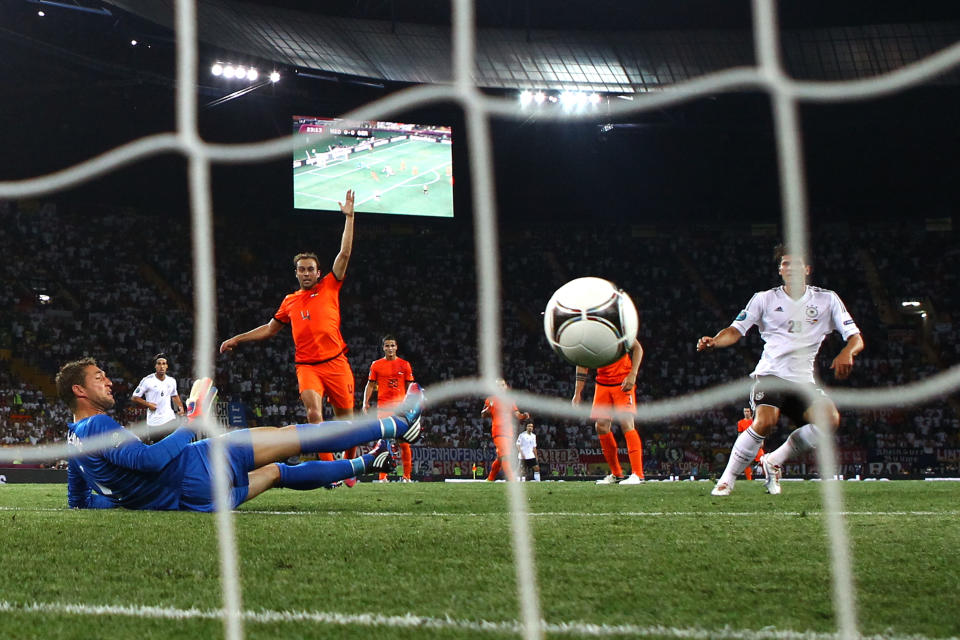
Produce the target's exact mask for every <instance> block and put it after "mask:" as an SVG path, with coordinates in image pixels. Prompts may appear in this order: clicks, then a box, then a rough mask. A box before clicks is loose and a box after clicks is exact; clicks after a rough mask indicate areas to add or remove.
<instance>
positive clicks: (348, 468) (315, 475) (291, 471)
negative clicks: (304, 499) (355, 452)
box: [276, 453, 373, 491]
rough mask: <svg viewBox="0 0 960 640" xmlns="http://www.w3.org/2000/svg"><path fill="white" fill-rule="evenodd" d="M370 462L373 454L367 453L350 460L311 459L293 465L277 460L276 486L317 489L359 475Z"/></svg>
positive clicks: (304, 489) (305, 489)
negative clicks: (277, 481)
mask: <svg viewBox="0 0 960 640" xmlns="http://www.w3.org/2000/svg"><path fill="white" fill-rule="evenodd" d="M372 463H373V456H372V455H370V454H369V453H368V454H364V455H362V456H360V457H359V458H354V459H352V460H334V461H333V462H325V461H323V460H311V461H310V462H301V463H300V464H295V465H289V464H284V463H282V462H277V463H276V465H277V467H279V468H280V483H279V484H278V485H277V486H278V487H286V488H287V489H298V490H300V491H307V490H309V489H319V488H320V487H325V486H327V485H330V484H333V483H334V482H337V481H338V480H346V479H347V478H352V477H354V476H357V475H360V474H361V473H363V472H364V471H366V469H367V465H370V464H372Z"/></svg>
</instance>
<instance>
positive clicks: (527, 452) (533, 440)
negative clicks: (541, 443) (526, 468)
mask: <svg viewBox="0 0 960 640" xmlns="http://www.w3.org/2000/svg"><path fill="white" fill-rule="evenodd" d="M536 448H537V434H535V433H527V432H526V431H524V432H522V433H521V434H520V437H518V438H517V449H518V450H519V452H520V454H519V455H520V459H521V460H529V459H531V458H536V457H537V454H535V453H534V452H533V451H534V449H536Z"/></svg>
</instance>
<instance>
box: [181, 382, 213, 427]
mask: <svg viewBox="0 0 960 640" xmlns="http://www.w3.org/2000/svg"><path fill="white" fill-rule="evenodd" d="M216 400H217V388H216V387H215V386H213V380H211V379H210V378H197V380H196V381H195V382H194V383H193V386H192V387H191V388H190V396H189V397H188V398H187V421H188V422H193V421H195V420H199V419H201V418H204V417H207V418H209V417H210V416H211V411H212V410H213V403H214V402H216Z"/></svg>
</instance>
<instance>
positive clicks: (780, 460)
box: [767, 424, 820, 466]
mask: <svg viewBox="0 0 960 640" xmlns="http://www.w3.org/2000/svg"><path fill="white" fill-rule="evenodd" d="M818 438H820V430H819V429H817V426H816V425H814V424H805V425H803V426H802V427H800V428H799V429H796V430H794V432H793V433H791V434H790V437H789V438H787V441H786V442H784V443H783V444H782V445H780V446H779V447H778V448H777V450H776V451H774V452H772V453H768V454H767V461H768V462H770V463H771V464H774V465H777V466H783V464H784V463H785V462H787V461H788V460H793V459H795V458H798V457H799V456H800V455H801V454H803V453H804V452H806V451H813V450H814V449H816V448H817V439H818Z"/></svg>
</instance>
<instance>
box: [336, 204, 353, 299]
mask: <svg viewBox="0 0 960 640" xmlns="http://www.w3.org/2000/svg"><path fill="white" fill-rule="evenodd" d="M353 199H354V192H353V189H349V190H348V191H347V196H346V198H345V200H346V202H338V203H337V204H339V205H340V211H342V212H343V216H344V220H343V237H341V238H340V253H338V254H337V257H336V259H335V260H334V261H333V277H334V278H336V279H337V280H343V278H344V276H345V275H346V274H347V265H348V264H349V263H350V254H351V252H352V251H353Z"/></svg>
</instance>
